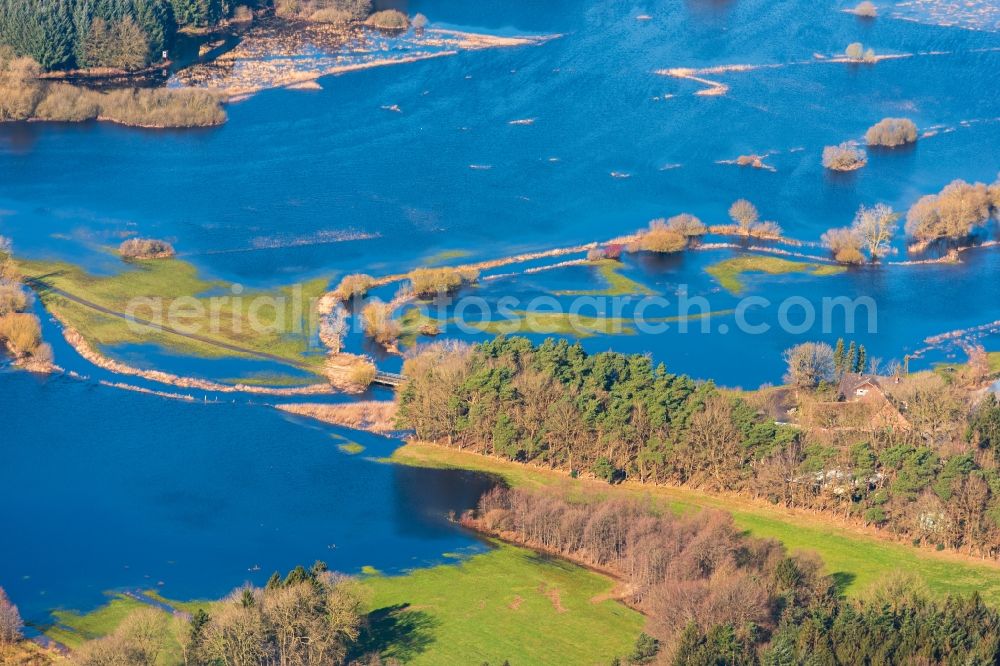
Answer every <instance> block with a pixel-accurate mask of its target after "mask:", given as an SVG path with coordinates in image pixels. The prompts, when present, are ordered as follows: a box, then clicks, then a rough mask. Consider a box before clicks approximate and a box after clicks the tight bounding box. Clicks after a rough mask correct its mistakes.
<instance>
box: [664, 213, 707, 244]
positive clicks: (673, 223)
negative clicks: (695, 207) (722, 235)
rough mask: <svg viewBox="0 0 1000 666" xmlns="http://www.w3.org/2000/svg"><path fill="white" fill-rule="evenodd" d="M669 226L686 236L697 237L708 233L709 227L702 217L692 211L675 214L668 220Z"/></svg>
mask: <svg viewBox="0 0 1000 666" xmlns="http://www.w3.org/2000/svg"><path fill="white" fill-rule="evenodd" d="M667 228H668V229H671V230H673V231H676V232H677V233H679V234H681V235H682V236H684V237H686V238H696V237H698V236H704V235H705V234H707V233H708V227H707V226H705V223H704V222H702V221H701V220H700V219H698V218H697V217H695V216H694V215H691V214H690V213H681V214H680V215H674V216H673V217H671V218H670V219H668V220H667Z"/></svg>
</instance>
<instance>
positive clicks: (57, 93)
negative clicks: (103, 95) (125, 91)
mask: <svg viewBox="0 0 1000 666" xmlns="http://www.w3.org/2000/svg"><path fill="white" fill-rule="evenodd" d="M100 114H101V105H100V93H97V92H94V91H93V90H87V89H86V88H79V87H77V86H72V85H69V84H68V83H54V84H51V85H49V86H48V88H47V89H46V90H45V95H44V97H42V100H41V101H40V102H39V103H38V106H37V107H36V108H35V113H34V117H35V118H39V119H40V120H54V121H60V122H77V123H78V122H83V121H84V120H93V119H94V118H97V117H98V116H99V115H100Z"/></svg>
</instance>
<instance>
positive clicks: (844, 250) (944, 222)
mask: <svg viewBox="0 0 1000 666" xmlns="http://www.w3.org/2000/svg"><path fill="white" fill-rule="evenodd" d="M873 129H874V128H873ZM885 140H886V141H888V140H889V139H888V138H886V139H885ZM998 214H1000V180H997V181H996V182H995V183H993V184H992V185H986V184H984V183H974V184H970V183H967V182H965V181H964V180H955V181H952V182H951V183H949V184H948V185H946V186H945V187H944V189H942V190H941V192H939V193H938V194H929V195H927V196H924V197H921V198H920V199H919V200H917V202H916V203H914V204H913V205H912V206H911V207H910V209H909V211H907V213H906V228H905V230H906V234H907V236H909V237H910V238H912V239H913V240H914V241H916V244H917V245H916V246H917V247H918V248H921V247H926V246H927V245H929V244H930V243H932V242H934V241H940V240H953V241H962V240H965V239H968V238H969V237H970V236H972V235H973V233H974V232H975V231H976V230H977V229H978V228H980V227H982V226H983V225H985V224H986V223H987V222H988V221H989V220H990V218H991V217H993V216H996V215H998ZM900 217H901V215H900V214H898V213H896V212H895V211H894V210H893V209H892V208H891V207H890V206H887V205H886V204H882V203H879V204H875V205H874V206H864V205H862V206H861V207H860V208H859V209H858V212H857V213H856V214H855V216H854V222H853V223H852V224H851V226H849V227H842V228H836V229H830V230H829V231H827V232H826V233H825V234H823V243H824V244H825V245H826V246H827V247H828V248H830V251H831V252H832V253H833V255H834V258H835V259H836V260H837V261H838V262H840V263H844V264H860V263H863V262H864V261H865V258H866V255H867V259H868V260H869V261H872V262H875V261H878V260H879V259H880V258H882V257H884V256H886V255H887V254H888V253H889V252H890V251H891V246H892V241H893V239H894V238H895V237H896V234H897V232H898V231H899V219H900Z"/></svg>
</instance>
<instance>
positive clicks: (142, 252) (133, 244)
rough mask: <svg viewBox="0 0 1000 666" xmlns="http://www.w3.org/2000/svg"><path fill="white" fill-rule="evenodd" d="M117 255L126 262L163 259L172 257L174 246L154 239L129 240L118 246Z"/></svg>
mask: <svg viewBox="0 0 1000 666" xmlns="http://www.w3.org/2000/svg"><path fill="white" fill-rule="evenodd" d="M118 254H120V255H121V257H122V259H125V260H126V261H129V260H137V259H165V258H167V257H172V256H174V254H175V252H174V246H173V245H171V244H170V243H168V242H167V241H163V240H157V239H155V238H129V239H128V240H126V241H124V242H123V243H122V244H121V245H119V246H118Z"/></svg>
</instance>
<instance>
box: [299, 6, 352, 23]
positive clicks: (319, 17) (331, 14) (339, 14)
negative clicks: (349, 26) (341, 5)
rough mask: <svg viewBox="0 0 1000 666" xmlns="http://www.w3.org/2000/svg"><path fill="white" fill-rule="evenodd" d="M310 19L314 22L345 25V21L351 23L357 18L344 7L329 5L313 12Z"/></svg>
mask: <svg viewBox="0 0 1000 666" xmlns="http://www.w3.org/2000/svg"><path fill="white" fill-rule="evenodd" d="M309 20H310V21H313V22H314V23H333V24H334V25H343V24H345V23H350V22H351V21H353V20H355V19H354V17H353V16H352V15H351V14H350V13H349V12H345V11H344V10H342V9H334V8H332V7H328V8H327V9H320V10H318V11H315V12H313V13H312V14H311V15H310V16H309Z"/></svg>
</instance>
